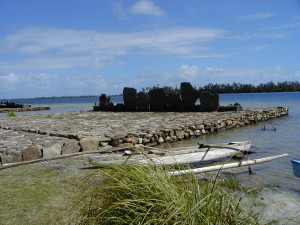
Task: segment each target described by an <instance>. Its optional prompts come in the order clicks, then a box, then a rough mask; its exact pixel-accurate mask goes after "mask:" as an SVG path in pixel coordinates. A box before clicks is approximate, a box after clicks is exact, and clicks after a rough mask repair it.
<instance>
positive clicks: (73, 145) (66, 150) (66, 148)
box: [61, 140, 80, 155]
mask: <svg viewBox="0 0 300 225" xmlns="http://www.w3.org/2000/svg"><path fill="white" fill-rule="evenodd" d="M79 151H80V145H79V143H78V141H75V140H66V141H65V142H64V144H63V146H62V147H61V154H62V155H64V154H70V153H75V152H79Z"/></svg>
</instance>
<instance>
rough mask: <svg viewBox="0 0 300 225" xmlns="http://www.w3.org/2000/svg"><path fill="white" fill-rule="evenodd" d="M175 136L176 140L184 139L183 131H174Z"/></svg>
mask: <svg viewBox="0 0 300 225" xmlns="http://www.w3.org/2000/svg"><path fill="white" fill-rule="evenodd" d="M175 135H176V137H177V138H178V139H183V138H184V131H183V130H175Z"/></svg>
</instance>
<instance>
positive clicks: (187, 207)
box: [81, 164, 258, 225]
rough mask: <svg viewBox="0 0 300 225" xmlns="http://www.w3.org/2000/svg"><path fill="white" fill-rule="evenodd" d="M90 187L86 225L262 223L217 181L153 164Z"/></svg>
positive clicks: (111, 172)
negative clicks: (172, 173) (174, 174)
mask: <svg viewBox="0 0 300 225" xmlns="http://www.w3.org/2000/svg"><path fill="white" fill-rule="evenodd" d="M100 172H101V173H103V177H104V179H103V183H102V184H101V185H99V186H97V187H95V186H94V187H91V190H90V192H88V194H87V196H85V198H86V197H88V198H89V199H90V200H89V203H88V204H86V206H85V208H84V209H83V211H82V214H81V224H172V225H173V224H181V225H184V224H188V225H193V224H247V225H248V224H258V219H257V215H255V214H253V213H251V212H249V211H247V210H245V209H244V208H243V206H242V205H241V203H240V200H241V199H240V197H238V195H234V192H233V191H232V190H230V188H229V187H228V186H227V185H225V187H224V185H222V183H219V182H218V181H217V179H213V178H206V179H205V180H198V179H197V178H196V176H195V175H193V174H191V175H187V176H181V177H172V176H170V175H169V174H168V172H167V171H166V170H164V169H163V168H159V167H154V166H141V165H134V164H130V165H122V166H115V167H113V168H110V169H107V170H105V171H103V170H102V171H100Z"/></svg>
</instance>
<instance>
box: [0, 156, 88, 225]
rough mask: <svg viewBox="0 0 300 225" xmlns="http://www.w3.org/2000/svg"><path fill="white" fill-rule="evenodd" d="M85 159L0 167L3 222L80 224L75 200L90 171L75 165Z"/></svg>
mask: <svg viewBox="0 0 300 225" xmlns="http://www.w3.org/2000/svg"><path fill="white" fill-rule="evenodd" d="M84 163H87V159H85V158H84V157H82V158H80V159H76V160H75V159H74V158H68V159H64V160H56V161H51V162H44V163H38V164H31V165H26V166H19V167H14V168H9V169H4V170H0V189H1V194H0V203H1V204H0V224H1V225H15V224H30V225H43V224H45V225H46V224H59V225H62V224H76V221H75V220H76V218H77V215H78V214H79V209H80V207H79V205H75V204H74V203H75V202H76V201H77V199H79V196H80V195H81V191H82V186H81V185H82V181H83V179H84V177H86V176H87V175H88V174H89V173H90V171H88V170H82V171H80V173H79V172H78V171H76V170H75V169H74V168H81V167H82V166H83V165H84ZM79 187H80V188H79ZM82 203H84V201H83V200H82ZM70 205H72V208H71V209H69V208H70V207H69V206H70ZM73 221H75V222H73Z"/></svg>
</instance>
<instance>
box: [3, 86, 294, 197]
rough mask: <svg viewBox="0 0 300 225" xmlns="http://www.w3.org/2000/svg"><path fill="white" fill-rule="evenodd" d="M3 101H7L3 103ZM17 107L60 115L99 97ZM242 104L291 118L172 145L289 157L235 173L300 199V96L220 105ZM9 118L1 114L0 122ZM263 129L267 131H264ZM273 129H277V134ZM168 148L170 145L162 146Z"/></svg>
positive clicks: (236, 98) (256, 96)
mask: <svg viewBox="0 0 300 225" xmlns="http://www.w3.org/2000/svg"><path fill="white" fill-rule="evenodd" d="M0 101H3V100H1V99H0ZM12 101H15V102H17V103H25V104H31V105H32V107H35V106H49V107H51V110H50V111H39V112H23V113H21V112H20V113H17V114H18V115H22V114H40V113H56V112H74V111H80V110H91V109H92V108H93V105H94V104H95V102H98V98H97V97H93V98H63V99H32V100H12ZM112 101H113V102H114V103H117V102H122V97H115V98H112ZM236 102H238V103H240V104H241V105H242V106H243V107H244V108H258V107H277V106H283V107H288V108H289V116H285V117H282V118H277V119H273V120H271V121H266V122H263V123H258V124H256V125H252V126H247V127H243V128H237V129H232V130H229V131H225V132H220V133H217V134H214V135H208V136H202V137H199V138H196V139H190V140H185V141H180V142H176V143H172V144H171V146H172V147H180V146H188V145H196V143H197V142H203V143H206V144H213V143H222V142H231V141H251V142H252V145H253V147H252V148H253V150H255V152H256V153H255V154H253V155H249V158H262V157H267V156H272V155H278V154H283V153H288V154H289V156H288V157H285V158H282V159H279V160H275V161H271V162H267V163H263V164H258V165H254V166H251V168H252V172H253V175H248V170H247V168H243V169H240V168H239V169H237V170H234V171H235V174H236V176H237V177H238V178H239V180H240V181H241V182H242V183H245V184H247V185H250V186H254V187H260V186H262V187H265V186H267V187H278V188H280V189H284V190H288V191H293V192H295V193H298V194H299V195H300V178H297V177H295V176H293V173H292V166H291V162H290V161H291V159H294V158H299V159H300V135H299V134H300V92H287V93H251V94H222V95H220V104H221V105H227V104H233V103H236ZM4 116H6V114H4V113H0V118H1V117H4ZM262 126H265V127H266V130H265V131H263V130H262ZM273 127H275V128H276V131H274V129H273ZM162 147H168V145H162Z"/></svg>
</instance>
